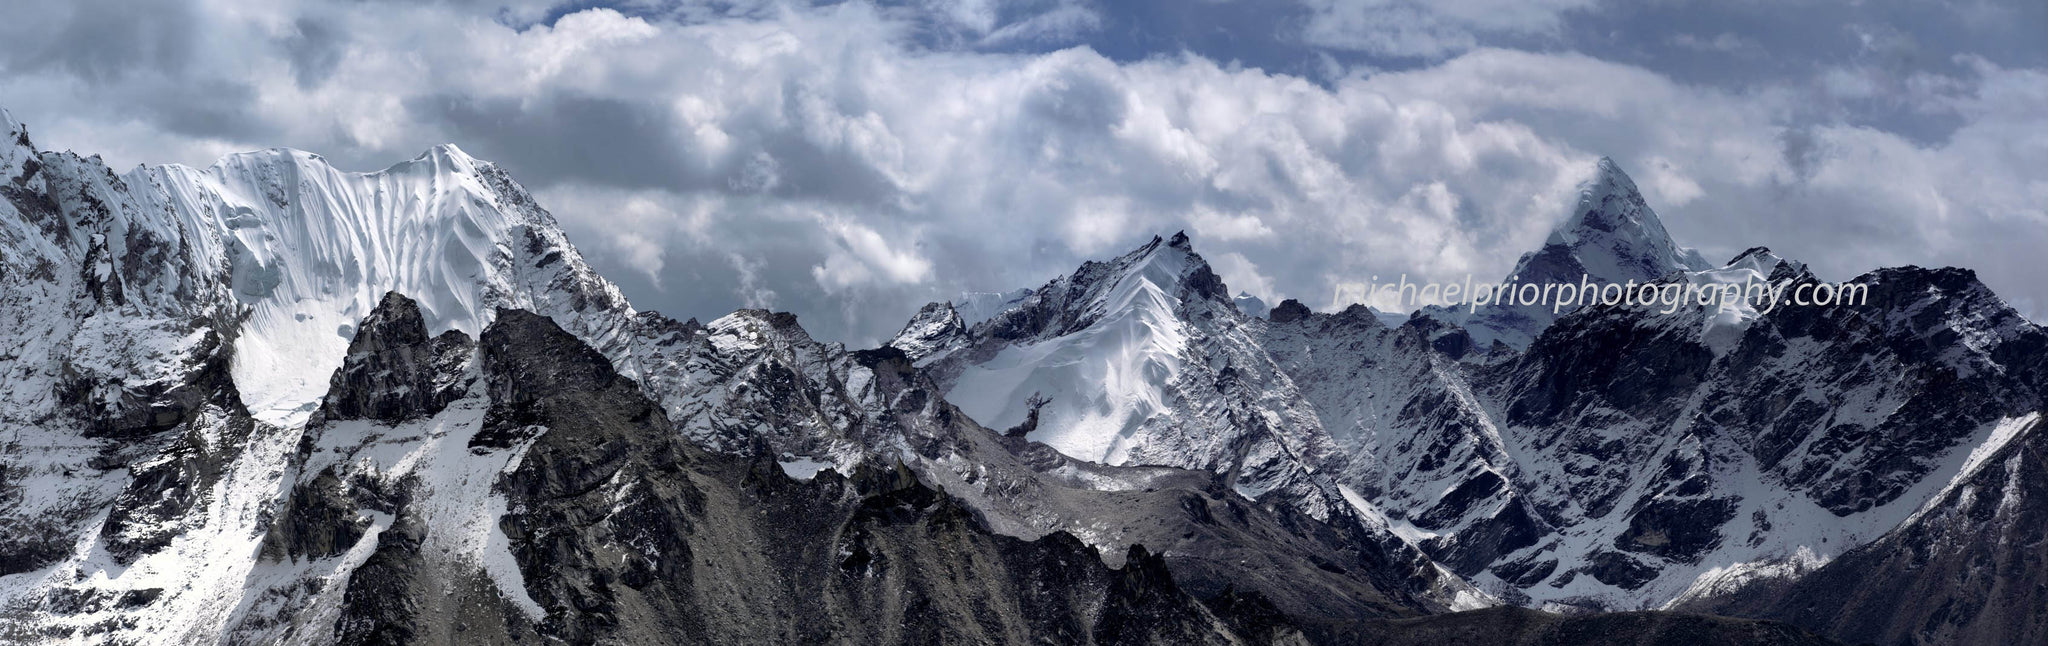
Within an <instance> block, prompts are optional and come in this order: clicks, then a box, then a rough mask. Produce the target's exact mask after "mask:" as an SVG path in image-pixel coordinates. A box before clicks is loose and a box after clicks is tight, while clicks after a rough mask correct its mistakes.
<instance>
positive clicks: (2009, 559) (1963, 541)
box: [1686, 413, 2048, 644]
mask: <svg viewBox="0 0 2048 646" xmlns="http://www.w3.org/2000/svg"><path fill="white" fill-rule="evenodd" d="M2044 458H2048V433H2043V429H2042V425H2041V415H2040V414H2038V413H2035V414H2030V415H2027V416H2024V417H2020V418H2016V419H2013V420H2011V421H2009V422H2006V423H2004V424H2001V425H2000V426H1999V428H1998V430H1997V432H1996V433H1994V435H1993V436H1992V438H1991V439H1990V440H1989V441H1987V442H1985V443H1984V444H1983V445H1980V446H1979V447H1978V448H1977V449H1975V450H1973V451H1972V452H1971V454H1970V459H1969V462H1968V464H1967V465H1966V467H1965V468H1964V469H1963V471H1962V472H1960V473H1958V474H1957V475H1956V476H1955V477H1954V478H1953V479H1951V480H1950V481H1949V482H1948V484H1947V485H1946V486H1944V487H1943V488H1942V491H1941V493H1940V494H1939V495H1937V496H1935V497H1934V498H1933V499H1931V500H1929V501H1928V502H1927V503H1926V504H1924V505H1922V506H1921V508H1920V510H1919V511H1917V512H1916V513H1915V514H1914V516H1913V517H1912V518H1911V519H1909V520H1908V521H1906V523H1905V524H1903V525H1901V526H1900V527H1899V528H1897V529H1894V530H1892V531H1891V532H1889V533H1887V534H1886V535H1885V536H1884V537H1883V538H1880V539H1878V540H1877V541H1874V542H1872V543H1871V544H1869V545H1866V546H1863V547H1860V548H1857V549H1855V550H1852V551H1850V552H1848V553H1846V554H1843V555H1842V556H1841V557H1840V558H1837V559H1835V560H1833V561H1830V562H1829V563H1827V564H1826V565H1824V566H1821V567H1820V568H1819V569H1817V570H1814V571H1813V572H1812V573H1810V574H1806V575H1804V576H1801V577H1798V578H1796V579H1794V580H1789V581H1788V580H1786V579H1784V578H1780V577H1768V576H1764V577H1753V578H1749V579H1747V580H1732V581H1727V582H1724V583H1725V585H1724V586H1723V587H1722V588H1720V589H1717V590H1713V591H1712V592H1713V594H1712V596H1705V597H1703V598H1700V599H1698V600H1696V601H1692V602H1689V603H1687V604H1686V606H1687V607H1691V608H1697V609H1702V610H1708V611H1712V612H1719V613H1725V614H1734V615H1742V616H1752V617H1770V618H1775V619H1781V620H1785V621H1789V622H1793V623H1797V624H1800V625H1803V626H1806V627H1808V628H1811V629H1813V630H1815V631H1818V632H1821V633H1823V634H1826V635H1830V636H1832V637H1834V638H1836V639H1840V640H1843V641H1845V642H1849V643H1880V644H1910V643H1925V644H2029V643H2039V642H2040V641H2042V640H2043V639H2048V615H2044V614H2043V613H2042V612H2041V608H2042V607H2043V604H2048V596H2044V595H2043V592H2042V590H2043V589H2044V587H2043V586H2044V582H2043V581H2042V576H2043V570H2042V568H2041V567H2040V564H2041V562H2042V560H2043V558H2048V554H2044V553H2043V551H2042V546H2043V545H2044V544H2048V541H2044V540H2043V536H2042V535H2041V534H2042V528H2043V527H2048V518H2043V509H2044V506H2043V504H2042V500H2043V496H2044V495H2048V472H2044V471H2043V469H2044V467H2048V463H2044V462H2043V460H2044Z"/></svg>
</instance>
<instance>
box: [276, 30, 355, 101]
mask: <svg viewBox="0 0 2048 646" xmlns="http://www.w3.org/2000/svg"><path fill="white" fill-rule="evenodd" d="M283 44H284V50H285V53H286V55H288V56H289V57H290V58H291V61H292V78H293V79H294V80H296V81H297V82H298V84H299V89H302V90H310V89H313V88H315V87H318V86H319V85H320V84H321V83H325V82H326V81H327V77H328V76H330V75H332V74H334V68H335V66H337V65H340V64H341V55H342V52H343V51H344V50H346V48H347V46H348V32H346V31H344V30H343V28H342V27H341V26H339V25H336V24H333V23H331V22H328V21H326V20H321V19H318V18H312V17H301V18H299V19H297V20H294V21H292V33H291V35H290V36H288V37H286V38H285V39H284V43H283Z"/></svg>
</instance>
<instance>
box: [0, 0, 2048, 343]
mask: <svg viewBox="0 0 2048 646" xmlns="http://www.w3.org/2000/svg"><path fill="white" fill-rule="evenodd" d="M7 13H8V17H7V20H6V21H5V22H4V23H0V106H4V107H6V108H7V109H9V110H10V111H11V112H12V113H13V114H14V116H15V117H16V118H17V119H19V120H22V121H24V122H27V123H29V124H30V126H31V128H32V130H33V132H34V133H35V135H36V138H37V143H38V144H39V145H41V146H42V147H45V148H55V149H72V150H77V151H79V152H83V153H98V154H101V155H102V156H103V157H105V158H106V159H107V160H108V161H109V162H111V163H113V164H114V165H116V166H117V167H120V168H125V167H128V166H132V165H134V164H138V163H165V162H177V163H184V164H191V165H198V166H205V165H209V164H211V163H212V162H213V160H214V159H216V158H218V157H219V156H220V155H222V154H225V153H228V152H233V151H238V150H245V149H253V148H264V147H272V146H289V147H293V148H301V149H305V150H311V151H315V152H319V153H321V154H323V155H325V156H327V157H328V158H329V159H331V160H334V161H335V162H336V163H337V164H339V165H341V166H342V167H344V168H348V169H354V170H374V169H377V168H382V167H384V166H388V165H390V164H392V163H395V162H397V161H401V160H404V159H409V158H411V157H413V156H415V155H417V154H418V153H419V152H421V151H423V150H425V149H426V148H427V147H428V146H431V145H433V144H436V143H441V142H455V143H457V144H459V145H460V146H462V147H463V148H464V149H465V150H467V151H469V152H470V153H471V154H473V155H476V156H478V157H481V158H484V159H489V160H493V161H496V162H498V163H500V164H502V165H504V166H505V167H507V168H508V169H510V170H511V171H512V172H513V174H514V176H515V177H517V178H519V179H520V180H521V181H522V182H523V183H525V184H526V185H527V186H528V187H529V188H531V189H533V190H534V191H535V193H536V194H537V195H538V196H539V197H540V200H541V202H542V203H543V204H544V205H546V206H547V207H548V208H550V209H551V210H552V211H554V212H555V214H556V215H557V216H558V217H559V218H560V219H561V220H562V221H563V222H564V224H565V226H566V227H567V228H568V229H569V233H570V235H571V237H572V239H574V240H576V241H577V243H578V244H579V246H581V247H582V248H583V249H584V251H585V253H586V255H588V256H589V257H590V258H591V260H592V261H593V263H594V264H596V265H597V267H598V269H599V270H600V271H602V272H604V273H605V274H606V275H607V276H610V277H611V278H612V279H613V280H615V281H617V282H619V283H620V284H621V286H622V287H624V288H625V290H626V292H627V294H628V295H629V296H630V297H632V299H633V301H634V302H635V304H636V305H639V306H640V307H641V308H643V309H658V310H662V311H663V312H666V313H669V314H671V315H674V316H677V317H678V318H681V317H684V316H696V317H699V318H705V319H708V318H711V317H716V316H718V315H721V314H723V313H726V312H729V311H731V310H733V309H735V308H739V307H744V306H754V307H771V308H774V309H778V310H788V311H794V312H797V313H798V314H799V315H800V317H801V319H802V320H803V321H804V324H805V327H806V328H808V329H810V330H811V331H812V332H813V334H815V335H817V336H819V337H821V338H827V339H836V340H844V341H847V342H848V343H851V344H855V345H868V344H873V343H875V342H877V340H879V339H883V338H886V337H887V336H889V335H891V334H893V333H894V332H895V330H896V329H897V328H898V327H899V326H900V325H901V324H902V322H903V321H904V320H905V319H906V318H907V317H908V316H909V315H910V313H911V312H913V311H914V310H915V309H916V307H917V306H918V305H919V304H922V303H924V302H927V301H932V300H945V299H947V298H949V297H950V296H951V295H953V294H957V293H958V292H961V291H963V290H1003V289H1009V288H1014V287H1020V286H1035V285H1038V284H1041V283H1043V282H1044V281H1045V280H1047V279H1049V278H1051V277H1053V276H1055V275H1057V274H1060V273H1064V272H1066V271H1071V269H1072V268H1073V267H1074V266H1075V265H1077V264H1079V263H1080V262H1081V261H1083V260H1086V259H1090V258H1103V257H1106V256H1110V255H1114V254H1116V253H1119V252H1121V251H1122V250H1124V249H1126V248H1128V247H1131V246H1133V245H1136V244H1139V243H1142V242H1144V241H1145V240H1148V239H1150V237H1151V236H1153V235H1155V234H1171V233H1172V232H1174V231H1176V230H1181V229H1185V230H1187V231H1188V233H1189V235H1191V236H1192V237H1193V238H1194V239H1195V245H1196V249H1197V250H1198V251H1200V252H1202V253H1203V254H1204V255H1205V256H1206V257H1207V258H1208V259H1209V260H1210V262H1211V263H1212V264H1213V265H1215V266H1216V268H1217V270H1218V271H1219V273H1221V274H1222V275H1223V277H1224V279H1225V280H1226V281H1227V282H1228V283H1229V284H1230V286H1231V288H1232V289H1233V290H1243V291H1249V292H1251V293H1253V294H1256V295H1259V296H1261V297H1264V298H1266V299H1268V300H1269V301H1275V302H1276V299H1278V298H1283V297H1296V298H1301V299H1302V300H1303V301H1305V302H1307V303H1309V304H1310V305H1311V306H1312V307H1317V308H1326V307H1330V306H1332V305H1334V304H1333V303H1331V302H1330V301H1331V298H1332V295H1333V287H1334V285H1335V284H1336V283H1338V282H1345V281H1353V280H1360V279H1362V278H1364V277H1368V276H1375V275H1377V276H1392V275H1396V274H1402V273H1406V274H1408V275H1410V276H1411V277H1416V278H1421V279H1439V280H1455V279H1458V278H1461V277H1462V276H1464V275H1465V274H1467V273H1468V272H1469V273H1473V274H1477V275H1479V276H1481V277H1488V276H1495V277H1497V276H1498V275H1500V274H1504V273H1505V272H1506V271H1507V270H1508V268H1509V267H1510V266H1512V265H1513V263H1514V261H1515V258H1516V257H1517V256H1518V255H1519V254H1521V253H1522V252H1524V251H1527V250H1530V249H1533V248H1534V247H1535V246H1537V245H1539V244H1540V243H1541V241H1542V238H1543V237H1544V235H1545V234H1546V232H1547V231H1548V230H1549V229H1550V227H1552V226H1553V225H1554V224H1555V223H1556V222H1557V221H1558V220H1559V219H1561V218H1562V217H1564V215H1565V210H1566V208H1567V207H1568V206H1569V203H1570V201H1571V200H1572V198H1573V195H1574V192H1573V186H1574V185H1575V184H1576V183H1577V182H1579V181H1581V180H1583V179H1585V178H1586V177H1587V176H1589V175H1590V173H1591V172H1592V168H1593V164H1594V161H1595V160H1596V159H1597V158H1598V157H1599V156H1602V155H1606V156H1611V157H1613V158H1614V159H1615V160H1617V161H1618V162H1620V164H1621V165H1622V167H1623V168H1624V169H1626V170H1627V171H1628V172H1629V173H1630V174H1632V175H1633V176H1634V177H1635V179H1636V181H1637V183H1638V184H1640V185H1641V186H1642V187H1643V189H1644V191H1645V193H1646V195H1647V197H1648V198H1649V200H1650V203H1651V204H1652V206H1653V207H1655V208H1656V209H1657V211H1658V212H1659V213H1660V214H1661V215H1662V216H1663V218H1664V220H1665V222H1666V224H1667V226H1668V227H1669V229H1670V230H1671V232H1672V233H1673V235H1674V236H1676V237H1677V238H1678V239H1679V241H1680V243H1682V244H1686V245H1690V246H1694V247H1697V248H1699V249H1700V250H1701V251H1702V252H1704V253H1705V254H1706V255H1707V256H1708V257H1710V258H1717V259H1726V258H1728V257H1730V256H1732V255H1733V254H1735V253H1736V252H1739V251H1740V250H1742V249H1744V248H1747V247H1750V246H1754V245H1767V246H1769V247H1771V248H1773V249H1774V250H1777V251H1778V252H1779V253H1781V254H1782V255H1786V256H1789V257H1793V258H1797V259H1801V260H1805V261H1807V262H1809V263H1811V264H1812V265H1813V266H1814V267H1815V268H1816V269H1817V270H1818V271H1819V272H1820V273H1821V274H1822V275H1823V276H1824V277H1827V278H1833V279H1846V278H1849V277H1852V276H1854V275H1856V274H1859V273H1862V272H1863V271H1867V270H1869V269H1872V268H1875V267H1880V266H1889V265H1903V264H1921V265H1960V266H1967V267H1972V268H1974V269H1976V270H1978V272H1979V274H1980V275H1981V276H1983V277H1984V279H1985V280H1986V281H1987V282H1988V283H1990V284H1991V285H1992V287H1994V288H1995V289H1996V290H1998V292H1999V293H2000V294H2002V295H2003V296H2005V297H2006V299H2007V300H2008V301H2009V302H2012V303H2013V304H2014V305H2015V306H2016V307H2019V308H2020V309H2021V310H2022V311H2023V312H2026V313H2027V314H2028V315H2029V316H2031V317H2033V318H2034V319H2035V320H2037V321H2039V320H2043V319H2044V317H2043V314H2044V313H2048V260H2043V254H2044V250H2048V44H2044V40H2048V37H2044V34H2048V3H2042V2H2039V0H2010V1H1975V0H1961V1H1951V2H1938V1H1910V0H1863V1H1861V2H1820V1H1812V0H1771V1H1764V0H1723V1H1717V2H1691V1H1687V0H1648V1H1643V2H1608V1H1603V0H1442V1H1436V2H1423V1H1420V0H1284V1H1283V0H1275V1H1271V2H1246V1H1243V0H1140V1H1134V2H1105V1H1101V0H968V1H965V2H957V3H946V2H936V1H919V0H911V1H902V2H882V3H869V2H844V3H829V2H828V3H806V2H780V1H774V0H760V1H756V0H731V1H713V2H697V1H684V2H658V1H639V0H628V1H625V2H616V3H612V2H590V1H577V2H570V3H566V4H562V3H551V0H509V3H508V2H507V0H448V1H444V2H435V3H412V2H402V3H401V2H381V1H378V0H342V1H335V2H323V1H318V0H282V1H279V0H185V1H178V0H173V1H150V2H140V3H138V2H126V1H116V0H83V1H79V2H66V3H36V4H34V5H22V6H13V7H10V8H9V9H8V12H7Z"/></svg>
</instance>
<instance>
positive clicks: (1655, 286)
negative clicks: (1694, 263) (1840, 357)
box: [1335, 274, 1870, 314]
mask: <svg viewBox="0 0 2048 646" xmlns="http://www.w3.org/2000/svg"><path fill="white" fill-rule="evenodd" d="M1869 300H1870V286H1869V285H1866V284H1863V283H1853V282H1844V283H1829V282H1818V281H1811V280H1806V281H1801V280H1797V279H1791V278H1787V279H1782V280H1777V281H1768V280H1758V279H1757V278H1756V277H1754V276H1750V277H1746V278H1744V279H1742V280H1740V281H1732V280H1731V281H1717V282H1693V281H1684V280H1674V281H1652V282H1637V281H1634V280H1631V281H1628V282H1625V283H1606V282H1600V281H1595V280H1593V279H1592V278H1591V277H1590V276H1588V275H1584V274H1581V275H1580V276H1579V280H1578V281H1577V282H1537V281H1530V282H1522V281H1520V277H1519V276H1511V277H1509V278H1508V280H1507V281H1505V282H1491V281H1474V280H1473V279H1472V276H1471V275H1470V274H1467V275H1466V276H1465V278H1464V279H1463V280H1462V281H1457V282H1411V281H1409V280H1408V276H1407V274H1402V275H1400V276H1399V277H1397V278H1395V279H1394V280H1392V281H1387V282H1380V280H1379V277H1378V276H1373V277H1371V279H1370V280H1368V281H1366V282H1344V283H1338V284H1337V287H1336V294H1335V302H1338V303H1374V304H1386V303H1392V304H1393V305H1392V307H1393V308H1395V310H1396V311H1403V312H1405V311H1409V310H1411V309H1414V308H1417V307H1422V306H1432V305H1433V306H1443V307H1464V308H1466V311H1467V312H1477V311H1478V310H1479V308H1481V307H1486V306H1489V305H1502V306H1516V307H1544V306H1547V307H1549V308H1550V310H1551V312H1553V313H1558V312H1563V311H1565V310H1568V309H1573V308H1577V307H1581V306H1589V305H1595V304H1599V305H1608V306H1627V307H1638V306H1648V307H1655V308H1661V309H1659V311H1661V312H1662V313H1665V314H1670V313H1672V312H1676V311H1678V308H1680V307H1683V306H1685V305H1688V304H1692V305H1698V306H1701V307H1710V308H1713V307H1721V306H1742V305H1745V304H1746V305H1748V306H1749V307H1751V308H1754V309H1756V310H1757V311H1759V312H1760V313H1769V312H1770V311H1771V310H1774V309H1777V308H1778V307H1780V306H1785V305H1791V306H1799V307H1832V306H1861V305H1865V304H1867V303H1868V301H1869Z"/></svg>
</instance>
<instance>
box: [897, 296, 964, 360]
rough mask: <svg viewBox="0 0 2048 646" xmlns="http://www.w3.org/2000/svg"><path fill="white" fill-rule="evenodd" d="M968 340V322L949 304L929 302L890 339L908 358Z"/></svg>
mask: <svg viewBox="0 0 2048 646" xmlns="http://www.w3.org/2000/svg"><path fill="white" fill-rule="evenodd" d="M966 340H967V325H966V323H965V322H964V321H962V320H961V318H960V314H959V313H958V312H956V311H954V309H953V306H952V304H950V303H928V304H926V305H925V306H924V307H922V308H919V309H918V310H917V315H916V316H913V317H911V319H910V322H909V323H907V324H904V326H903V331H902V332H898V333H897V334H896V338H895V339H892V340H890V341H889V346H890V347H893V348H896V349H898V350H902V351H903V354H904V356H906V357H909V358H910V360H911V361H917V360H919V359H923V358H925V357H928V356H931V355H934V354H937V353H940V352H943V351H946V350H951V349H953V348H955V347H958V346H959V345H960V344H961V343H964V342H966Z"/></svg>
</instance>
